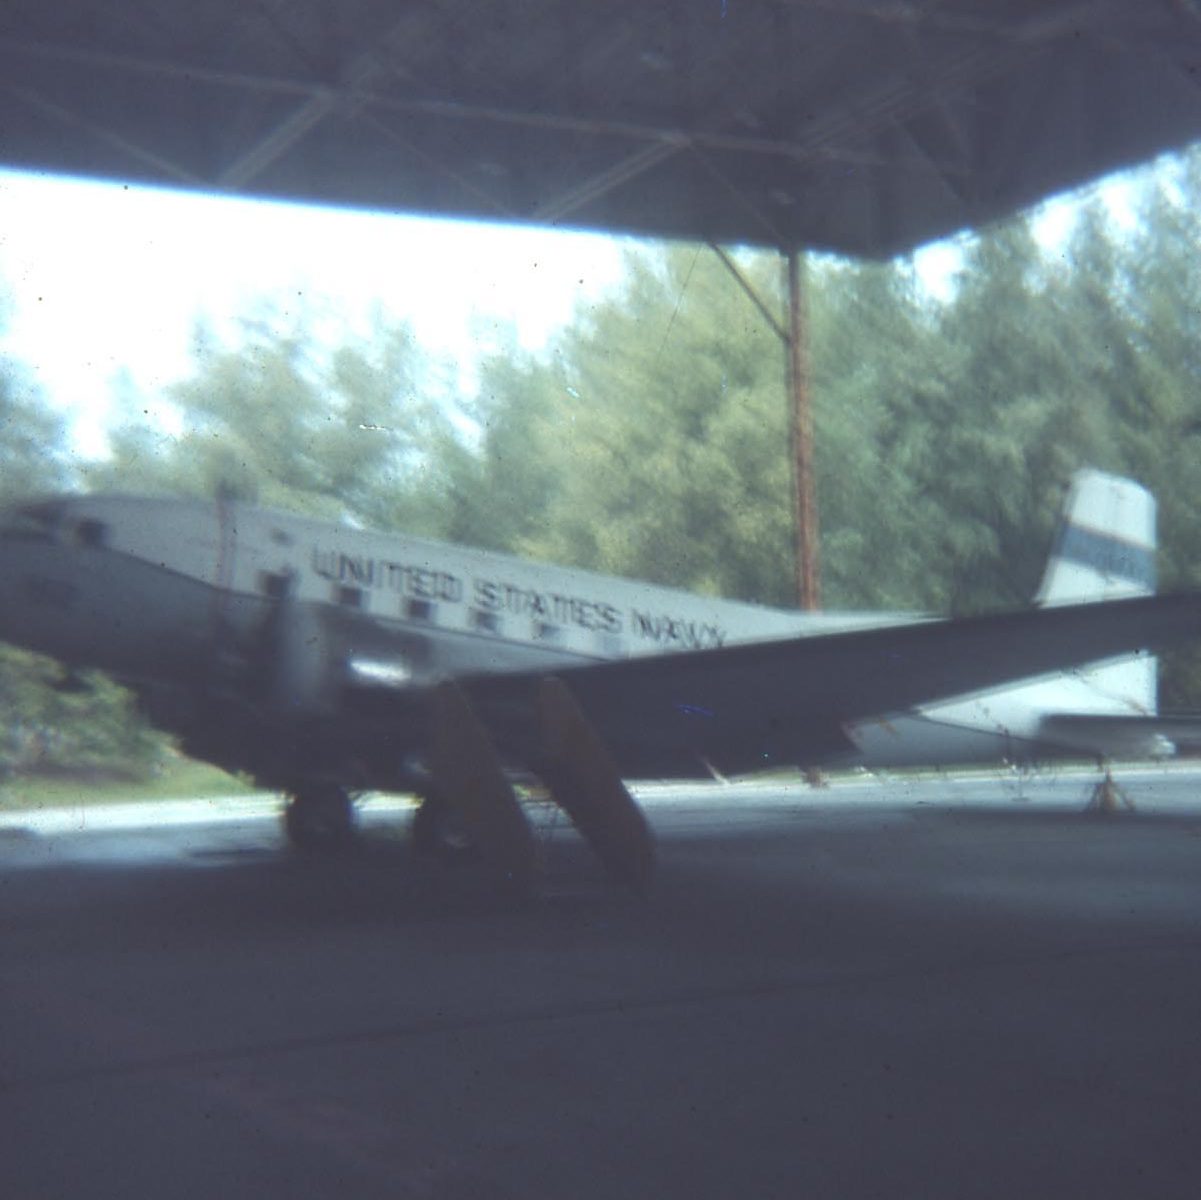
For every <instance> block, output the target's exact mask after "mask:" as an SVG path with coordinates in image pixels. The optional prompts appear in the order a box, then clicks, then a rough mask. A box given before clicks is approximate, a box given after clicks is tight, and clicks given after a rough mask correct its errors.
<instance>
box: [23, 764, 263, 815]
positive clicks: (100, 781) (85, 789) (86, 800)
mask: <svg viewBox="0 0 1201 1200" xmlns="http://www.w3.org/2000/svg"><path fill="white" fill-rule="evenodd" d="M253 790H254V789H253V788H251V787H250V786H249V785H248V784H247V783H246V782H245V780H242V779H238V778H236V777H235V776H233V775H227V774H226V773H225V772H224V771H221V770H218V769H217V768H216V767H210V766H209V765H208V764H207V763H200V762H194V761H193V760H192V759H190V758H183V757H179V758H173V759H171V760H169V761H168V763H167V765H166V766H165V767H164V769H163V770H162V771H161V772H159V773H158V774H156V775H155V776H153V777H152V778H150V779H127V778H121V777H115V776H114V775H112V774H111V773H104V772H98V771H81V772H77V773H74V774H57V775H19V776H14V777H12V778H10V779H7V780H5V781H4V782H3V783H0V811H2V812H12V811H15V810H19V809H29V808H69V807H71V806H73V805H77V804H125V803H132V802H134V801H138V800H148V801H152V800H174V799H180V798H186V799H204V798H205V797H207V796H233V795H238V794H239V793H247V794H248V793H250V792H251V791H253Z"/></svg>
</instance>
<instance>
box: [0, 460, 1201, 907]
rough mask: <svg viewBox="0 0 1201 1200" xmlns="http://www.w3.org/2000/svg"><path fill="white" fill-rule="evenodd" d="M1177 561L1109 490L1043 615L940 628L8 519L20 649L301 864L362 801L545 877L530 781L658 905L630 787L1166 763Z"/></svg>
mask: <svg viewBox="0 0 1201 1200" xmlns="http://www.w3.org/2000/svg"><path fill="white" fill-rule="evenodd" d="M1153 549H1154V505H1153V502H1152V500H1151V498H1150V497H1149V496H1148V494H1147V493H1146V492H1145V491H1144V490H1143V489H1141V488H1139V487H1138V486H1137V485H1136V484H1132V483H1130V482H1128V481H1124V480H1119V479H1115V478H1112V477H1109V476H1103V475H1100V474H1099V473H1096V472H1092V473H1087V474H1085V475H1082V476H1081V477H1080V478H1078V480H1077V481H1076V484H1075V485H1074V488H1073V491H1072V497H1071V500H1070V504H1069V509H1068V515H1067V520H1066V523H1065V526H1064V531H1063V533H1062V534H1061V536H1060V539H1059V541H1058V543H1057V545H1056V549H1055V552H1054V554H1053V555H1052V560H1051V564H1050V566H1049V568H1048V572H1047V578H1046V581H1045V583H1044V588H1043V595H1042V601H1043V603H1042V606H1041V607H1039V608H1035V609H1031V610H1028V611H1023V612H1017V613H1009V614H1002V615H995V616H985V617H974V618H967V619H961V620H952V621H938V620H931V619H925V618H920V617H914V616H904V615H900V614H883V613H868V614H846V613H820V614H811V613H800V612H795V611H784V610H773V609H768V608H762V607H758V606H755V605H751V604H743V603H736V602H733V601H726V600H718V599H714V598H710V597H704V596H696V595H692V594H688V593H684V592H679V591H674V590H671V589H668V588H662V587H656V586H652V585H649V584H644V583H637V582H633V581H630V580H624V579H614V578H608V577H604V576H600V575H596V574H592V573H590V572H585V571H578V570H567V569H564V568H560V567H553V566H547V565H542V564H535V563H531V562H525V561H521V560H518V559H515V558H511V557H507V556H503V555H498V554H491V553H485V552H483V551H479V550H473V549H469V548H465V547H460V546H451V545H444V544H440V543H437V542H432V541H427V540H423V539H418V538H413V537H407V536H403V535H388V534H381V533H371V532H365V531H362V530H357V529H352V528H348V527H343V526H338V525H333V524H328V523H323V522H319V521H315V520H311V519H308V518H304V517H299V516H294V515H290V514H287V513H281V512H273V511H269V510H265V509H262V508H258V507H256V506H253V505H249V504H244V503H237V502H232V501H228V500H218V501H215V502H204V501H198V500H178V499H149V498H141V497H128V496H62V497H55V498H51V499H45V500H41V501H38V502H35V503H29V504H24V505H20V506H18V507H15V508H12V509H10V510H8V511H7V512H5V513H4V514H3V515H2V517H0V638H3V639H4V640H6V641H9V642H12V643H14V644H16V645H20V646H24V647H28V648H31V649H35V650H39V651H42V652H45V653H47V654H50V655H53V656H55V657H57V658H58V659H60V660H61V661H62V662H64V663H66V664H68V665H70V666H79V667H83V666H87V667H98V668H101V669H104V670H106V671H109V672H111V673H112V674H113V675H114V676H116V677H117V678H118V679H120V680H122V681H123V682H125V683H127V684H128V685H129V686H130V687H132V688H133V689H135V691H136V692H137V694H138V695H139V697H140V698H141V700H142V702H143V704H144V705H145V707H146V710H147V712H148V714H149V715H150V718H151V719H152V720H153V721H154V722H155V723H156V724H158V725H159V726H161V727H162V728H164V729H167V730H170V731H171V732H172V733H174V734H175V735H177V736H178V738H179V739H180V743H181V745H182V747H183V749H184V750H185V751H186V752H187V753H189V754H191V755H193V756H195V757H198V758H202V759H206V760H208V761H210V762H213V763H216V764H219V765H220V766H222V767H225V768H227V769H229V770H233V771H242V772H246V773H248V774H250V775H251V776H253V777H254V778H255V779H256V780H257V781H258V782H259V783H260V784H262V785H263V786H266V787H270V788H274V789H277V790H279V791H281V792H284V793H286V794H288V795H289V797H290V800H289V803H288V806H287V809H286V828H287V829H288V832H289V834H290V836H291V837H292V839H293V840H294V841H295V842H297V843H301V844H313V843H317V842H331V841H332V842H337V841H339V840H342V839H344V838H345V837H347V836H348V835H349V833H350V832H351V829H352V823H353V807H352V803H351V796H352V794H353V793H354V792H356V791H358V790H364V789H372V790H381V791H413V792H416V793H418V794H419V795H421V796H422V797H424V802H423V804H422V806H421V809H420V810H419V812H418V814H417V818H416V820H415V826H414V834H415V839H416V840H417V841H418V842H419V843H421V844H431V843H434V842H436V841H437V839H438V837H439V835H440V831H441V829H442V827H443V824H444V821H445V819H446V815H447V814H448V813H453V814H455V816H456V817H457V819H458V820H460V821H461V822H462V824H463V825H464V827H465V828H466V830H467V831H468V833H469V834H470V836H471V837H472V838H473V839H474V840H475V841H476V842H477V843H478V845H479V848H480V850H481V852H482V853H483V854H485V855H490V856H491V857H492V858H493V859H494V860H495V861H496V862H497V863H499V864H500V866H501V867H502V868H503V869H504V871H505V872H507V873H508V874H509V875H511V876H513V877H515V878H516V879H518V880H520V881H522V882H528V880H529V878H530V876H531V873H532V871H533V862H534V854H533V849H534V847H533V839H532V834H531V832H530V827H529V824H528V822H527V821H526V818H525V816H524V814H523V812H522V809H521V807H520V805H519V804H518V803H517V801H516V799H515V797H514V793H513V790H512V787H511V783H510V780H511V778H512V774H513V772H522V773H533V774H534V775H536V776H538V777H539V778H540V779H541V780H542V782H543V783H544V784H545V785H546V787H547V788H548V790H549V792H550V793H551V795H552V796H553V797H554V799H555V800H556V801H557V802H558V803H559V804H561V805H562V806H563V808H564V809H566V811H567V812H568V813H569V814H570V815H571V817H572V819H573V820H574V821H575V823H576V825H577V827H579V829H580V830H581V832H582V833H583V834H584V835H585V836H586V837H587V838H588V839H589V840H590V842H591V843H592V845H593V847H594V848H595V849H596V850H597V852H598V854H599V855H600V857H601V858H602V860H603V861H604V862H605V863H606V865H607V866H608V867H609V868H610V869H611V870H612V871H613V872H614V873H615V874H616V875H618V876H619V877H622V878H626V879H628V880H631V881H633V882H635V883H644V882H645V881H646V880H647V879H648V878H649V875H650V872H651V867H652V862H653V846H652V843H651V838H650V835H649V832H648V830H647V827H646V823H645V821H644V820H643V818H642V815H641V812H640V810H639V809H638V808H637V806H636V805H635V803H634V801H633V800H632V799H631V797H630V795H629V793H628V791H627V790H626V788H625V786H624V784H623V782H622V780H623V778H646V777H704V776H707V775H709V774H711V773H721V774H724V775H730V774H738V773H746V772H751V771H755V770H758V769H763V768H770V767H779V766H782V765H792V764H814V765H837V764H842V763H847V764H849V763H856V762H859V763H864V764H881V765H882V764H886V763H897V762H924V763H940V762H962V761H965V760H969V759H975V760H979V759H995V758H999V757H1001V756H1003V755H1004V756H1015V755H1016V756H1019V757H1026V756H1035V755H1044V754H1050V753H1070V754H1077V755H1078V754H1080V753H1081V752H1088V753H1092V752H1094V751H1097V750H1099V749H1104V748H1105V747H1106V746H1114V745H1119V744H1120V745H1121V746H1122V747H1125V746H1126V745H1128V744H1138V745H1142V744H1144V743H1146V744H1147V745H1151V744H1152V743H1153V742H1154V739H1155V738H1157V737H1160V731H1159V729H1158V727H1157V726H1156V725H1155V723H1154V705H1155V698H1154V669H1155V668H1154V660H1153V659H1151V658H1150V657H1149V656H1147V654H1146V653H1145V651H1148V650H1151V649H1154V648H1158V647H1162V646H1166V645H1171V644H1175V643H1177V642H1179V641H1182V640H1184V639H1186V638H1191V637H1194V636H1196V635H1198V634H1201V598H1199V597H1197V596H1192V595H1181V596H1171V597H1155V596H1151V595H1149V594H1148V593H1150V591H1151V590H1152V587H1153V574H1152V572H1153V566H1152V558H1153ZM1109 597H1116V598H1114V599H1109ZM1069 599H1075V600H1087V601H1096V602H1091V603H1085V604H1067V603H1064V601H1067V600H1069ZM1119 655H1128V656H1133V657H1131V658H1129V660H1128V661H1126V662H1124V663H1121V664H1118V665H1114V664H1110V665H1107V666H1104V667H1101V668H1089V669H1087V670H1079V669H1077V665H1078V664H1081V663H1090V662H1095V661H1097V660H1102V659H1113V658H1114V657H1115V656H1119ZM1032 677H1039V678H1038V681H1037V682H1036V683H1032V684H1030V685H1028V686H1027V685H1023V686H1022V687H1021V688H1004V687H1003V685H1007V684H1009V683H1010V682H1011V681H1014V680H1020V679H1029V678H1032ZM999 688H1000V689H1002V690H997V689H999ZM956 697H960V699H952V698H956ZM1148 738H1150V739H1152V742H1146V739H1148ZM1130 739H1133V742H1131V741H1130Z"/></svg>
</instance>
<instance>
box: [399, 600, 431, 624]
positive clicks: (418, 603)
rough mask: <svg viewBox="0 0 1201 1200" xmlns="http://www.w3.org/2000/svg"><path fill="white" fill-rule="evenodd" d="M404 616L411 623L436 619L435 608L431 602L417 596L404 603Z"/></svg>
mask: <svg viewBox="0 0 1201 1200" xmlns="http://www.w3.org/2000/svg"><path fill="white" fill-rule="evenodd" d="M404 615H405V616H406V617H408V618H409V620H410V621H432V620H433V619H434V606H433V604H432V602H431V601H429V600H421V599H418V598H417V597H416V596H410V597H409V599H407V600H406V601H405V602H404Z"/></svg>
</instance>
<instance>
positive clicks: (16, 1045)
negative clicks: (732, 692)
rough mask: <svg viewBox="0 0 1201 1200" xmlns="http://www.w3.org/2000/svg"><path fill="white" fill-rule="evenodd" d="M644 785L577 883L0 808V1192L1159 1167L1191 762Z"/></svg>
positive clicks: (374, 834) (1175, 1156)
mask: <svg viewBox="0 0 1201 1200" xmlns="http://www.w3.org/2000/svg"><path fill="white" fill-rule="evenodd" d="M1091 782H1092V780H1091V778H1090V777H1087V776H1085V775H1081V774H1074V773H1056V774H1050V775H1039V776H1030V777H1019V776H983V775H981V776H957V777H947V776H941V775H936V774H931V775H928V776H925V777H905V778H895V779H886V780H873V779H868V778H864V779H858V780H849V781H840V782H839V783H837V784H835V785H834V786H832V787H830V788H828V789H822V790H811V789H807V788H804V787H801V786H792V787H785V786H783V785H779V784H768V785H757V786H755V787H719V786H714V787H709V788H693V787H688V788H680V787H673V788H650V789H646V790H645V791H643V792H642V798H643V800H644V802H645V803H646V805H647V807H648V811H649V813H650V817H651V821H652V824H653V825H654V827H655V830H656V834H657V839H658V849H659V870H658V876H657V880H656V883H655V886H654V888H653V889H652V891H651V893H650V894H649V895H648V896H646V897H639V896H636V895H632V894H630V893H628V892H626V891H623V890H622V889H620V888H617V887H614V886H613V885H611V884H609V883H608V882H607V881H606V880H605V878H604V876H603V874H602V872H601V870H600V868H599V867H598V866H597V865H596V863H595V860H594V859H593V858H592V857H591V855H590V854H589V852H588V850H587V848H586V847H584V846H583V845H582V844H581V843H580V842H579V840H578V839H577V838H576V837H575V835H574V834H573V833H572V831H571V830H570V829H569V828H568V827H567V825H566V824H565V822H563V821H562V820H561V819H560V820H555V819H554V818H553V817H552V815H551V814H550V813H549V811H547V810H542V809H539V810H538V814H537V817H538V821H539V844H540V852H541V877H540V884H539V887H538V891H537V893H536V895H534V896H533V897H518V896H514V895H510V894H508V893H507V892H506V891H505V889H504V888H503V887H502V886H500V885H498V883H497V881H496V880H494V879H491V878H489V877H488V876H487V874H486V872H484V871H482V870H481V869H479V868H478V867H476V866H472V865H469V864H458V865H454V866H449V867H448V866H445V865H441V864H432V863H429V862H423V861H419V860H415V859H414V857H413V855H412V853H411V851H410V847H409V845H408V839H407V822H408V820H409V810H408V808H407V807H406V806H405V805H403V804H396V803H394V802H391V803H390V802H385V801H380V802H375V803H373V804H371V805H369V806H368V811H367V812H366V813H365V820H364V836H363V838H362V840H361V843H360V845H359V846H358V847H357V848H355V849H354V850H353V851H351V852H349V853H346V854H344V855H341V856H338V857H336V858H332V859H321V858H313V857H305V856H299V855H296V854H294V853H291V852H290V851H289V850H288V849H287V847H286V846H285V845H284V844H283V843H282V839H281V837H280V833H279V829H278V825H277V822H276V820H275V818H274V816H273V814H272V806H271V805H270V804H269V803H267V802H265V801H263V800H256V799H252V800H235V799H232V798H231V799H229V800H218V801H196V802H181V803H178V804H174V805H167V806H163V807H162V808H155V807H147V806H145V805H140V806H136V807H135V806H127V807H125V808H113V807H109V806H99V805H95V804H91V803H88V800H87V797H86V796H81V800H80V804H79V805H78V806H76V807H75V808H73V809H60V810H55V811H54V812H45V813H25V814H5V815H4V816H3V817H0V1196H3V1197H5V1198H12V1200H19V1198H26V1197H29V1198H35V1197H36V1198H37V1200H42V1198H50V1197H109V1196H111V1197H118V1196H120V1197H122V1198H127V1197H130V1196H147V1197H151V1196H153V1197H177V1196H178V1197H192V1196H195V1197H212V1196H218V1195H220V1196H225V1197H240V1196H254V1197H276V1196H279V1197H297V1198H300V1197H328V1196H332V1195H335V1194H336V1195H342V1196H347V1197H377V1196H378V1197H389V1198H406V1197H419V1198H422V1200H425V1198H430V1200H433V1198H439V1200H441V1198H448V1200H449V1198H456V1200H457V1198H467V1197H472V1198H474V1197H480V1198H485V1197H488V1198H504V1197H547V1198H556V1200H557V1198H560V1197H573V1198H589V1197H598V1198H599V1197H622V1198H632V1197H648V1198H649V1197H690V1198H691V1197H734V1196H739V1197H775V1196H779V1197H785V1196H787V1197H797V1196H819V1197H860V1196H880V1197H890V1198H894V1197H942V1196H946V1197H972V1196H989V1197H992V1196H995V1197H1005V1198H1006V1200H1013V1198H1014V1197H1019V1196H1040V1197H1041V1196H1056V1197H1075V1196H1111V1195H1113V1196H1116V1195H1123V1196H1148V1197H1152V1196H1153V1197H1175V1196H1180V1197H1185V1196H1187V1197H1190V1198H1191V1197H1193V1196H1195V1195H1196V1194H1197V1193H1198V1181H1199V1178H1201V1176H1199V1172H1198V1167H1199V1166H1201V1139H1199V1138H1198V1133H1197V1116H1196V1112H1197V1103H1198V1099H1199V1098H1201V1028H1199V1016H1201V1005H1199V1002H1198V996H1199V995H1201V774H1198V773H1197V772H1196V771H1195V770H1192V769H1183V770H1182V769H1179V768H1172V769H1160V768H1149V769H1146V770H1141V771H1129V772H1126V773H1124V774H1123V776H1122V782H1123V783H1124V784H1125V785H1126V786H1127V788H1128V790H1129V791H1130V794H1131V796H1132V798H1133V799H1134V801H1135V803H1136V805H1137V811H1136V812H1134V813H1127V812H1123V813H1119V814H1115V815H1112V816H1108V817H1102V816H1097V815H1086V814H1083V813H1082V812H1081V811H1080V810H1081V808H1082V806H1083V803H1084V800H1085V799H1086V797H1087V793H1088V788H1089V786H1091Z"/></svg>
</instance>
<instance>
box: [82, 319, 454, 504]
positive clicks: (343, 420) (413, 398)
mask: <svg viewBox="0 0 1201 1200" xmlns="http://www.w3.org/2000/svg"><path fill="white" fill-rule="evenodd" d="M314 323H315V319H314V317H313V316H312V314H309V313H303V312H302V313H301V314H299V315H298V316H295V317H291V318H285V317H283V316H281V315H280V314H278V313H275V312H273V311H272V310H271V309H269V308H268V309H265V310H263V311H262V312H260V313H259V314H258V315H257V316H255V317H253V318H247V319H246V320H244V321H243V322H242V323H241V327H240V335H241V340H240V342H239V343H238V344H237V345H235V346H226V345H223V344H221V343H220V342H219V341H218V340H217V339H216V338H215V337H213V336H212V335H211V333H208V332H207V331H205V330H204V329H203V328H201V329H198V331H197V335H196V339H195V347H194V370H193V373H192V375H191V376H190V377H189V378H187V379H185V380H183V381H182V382H180V383H179V384H176V385H175V386H174V387H172V388H170V389H169V392H168V397H167V398H168V399H169V401H170V402H171V403H172V405H173V406H174V408H175V409H176V410H177V412H178V414H179V421H180V423H181V426H182V428H181V430H180V432H179V433H178V434H177V435H173V436H170V435H167V434H164V433H163V432H162V431H161V430H159V429H152V428H150V427H149V426H148V425H147V424H146V422H145V421H144V420H142V419H141V415H140V412H139V411H138V404H137V401H136V399H135V400H134V401H133V404H132V407H133V409H134V411H133V413H132V414H131V413H129V411H128V409H129V407H130V404H129V402H128V401H127V403H126V410H127V411H126V419H125V421H124V422H123V423H122V424H121V426H120V427H119V428H118V429H117V430H116V431H115V433H114V434H113V437H112V443H113V455H112V458H111V459H110V460H109V461H107V462H104V463H101V464H97V465H96V467H95V468H94V469H93V470H92V471H91V474H90V482H91V483H92V485H93V486H95V487H123V488H133V489H139V490H157V491H167V492H182V493H186V494H194V495H213V494H215V493H216V492H218V491H223V492H225V493H227V494H232V495H235V496H240V497H243V498H247V499H250V498H253V499H256V500H258V501H260V502H262V503H264V504H274V505H279V506H281V507H284V508H290V509H293V510H297V511H304V512H310V513H314V514H321V515H325V516H331V517H335V516H343V515H349V516H352V517H354V518H356V519H360V520H363V521H364V522H367V523H369V524H373V525H378V526H381V527H398V526H407V527H421V526H428V525H430V524H431V523H433V522H434V521H435V520H436V519H437V518H436V514H435V512H434V511H433V510H434V509H436V507H437V505H436V504H435V503H434V502H433V501H432V499H431V497H432V496H433V495H438V496H440V495H441V491H440V490H439V489H438V488H437V487H436V486H435V487H434V488H431V486H430V484H431V480H430V478H429V472H430V453H429V447H430V446H431V445H433V444H435V443H436V442H437V441H438V439H445V438H447V437H448V436H449V435H448V429H449V418H448V416H447V414H446V411H445V406H444V405H440V404H438V403H435V402H434V401H433V400H431V399H429V398H428V397H427V396H426V395H425V394H424V391H425V387H426V384H427V379H426V376H425V372H426V371H427V369H428V368H427V364H426V363H425V361H424V359H423V356H422V355H421V354H420V352H419V350H418V348H417V346H416V345H415V343H414V341H413V338H412V335H411V333H410V331H409V330H408V328H407V327H405V326H403V325H391V324H388V323H387V322H385V321H384V320H382V319H381V318H377V319H376V320H375V322H374V326H373V328H372V330H371V332H370V334H369V335H368V336H366V337H363V338H353V337H351V338H347V339H346V340H344V341H343V342H342V343H341V344H340V345H337V346H335V347H334V348H333V349H332V350H326V349H324V348H323V347H322V346H321V343H320V340H319V338H318V337H317V335H316V333H315V332H314V328H313V326H314ZM435 483H437V481H435Z"/></svg>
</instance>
